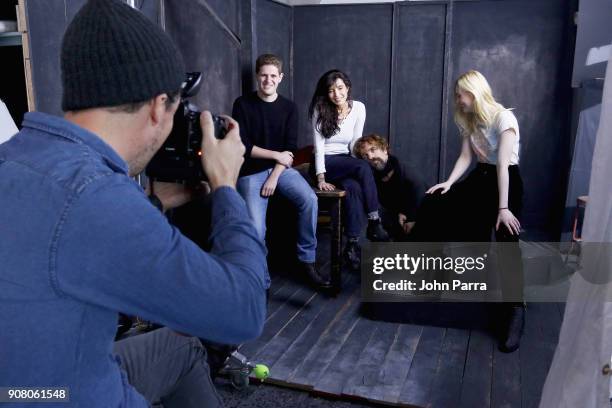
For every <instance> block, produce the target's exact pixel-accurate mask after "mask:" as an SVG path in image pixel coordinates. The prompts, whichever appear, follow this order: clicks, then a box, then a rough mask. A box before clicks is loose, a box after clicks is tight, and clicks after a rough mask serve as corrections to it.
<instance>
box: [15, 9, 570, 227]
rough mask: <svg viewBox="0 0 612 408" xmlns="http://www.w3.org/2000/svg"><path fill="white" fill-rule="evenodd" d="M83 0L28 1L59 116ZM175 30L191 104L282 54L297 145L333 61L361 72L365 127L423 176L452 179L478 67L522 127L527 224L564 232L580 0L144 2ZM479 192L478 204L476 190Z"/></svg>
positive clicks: (40, 66)
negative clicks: (470, 78) (65, 39)
mask: <svg viewBox="0 0 612 408" xmlns="http://www.w3.org/2000/svg"><path fill="white" fill-rule="evenodd" d="M84 2H85V0H26V6H27V8H26V11H27V18H28V26H29V30H30V46H31V55H32V65H33V71H34V72H33V80H34V87H35V97H36V104H37V109H38V110H41V111H46V112H51V113H55V114H61V111H60V102H61V85H60V77H59V57H58V56H59V49H60V43H61V36H62V35H63V32H64V30H65V28H66V25H67V23H68V22H69V21H70V19H71V18H72V17H73V16H74V14H75V13H76V11H77V10H78V8H79V7H80V6H81V5H82V4H84ZM136 3H137V6H139V7H140V8H141V10H142V11H143V12H145V14H146V15H147V16H149V18H151V19H152V20H153V21H156V22H158V23H159V24H161V25H162V26H165V28H166V30H167V31H168V33H169V34H170V35H171V36H172V37H173V38H174V40H175V41H176V43H177V44H178V46H179V48H180V49H181V51H182V53H183V55H184V56H185V59H186V62H187V68H188V69H189V70H199V71H202V72H204V75H205V81H204V84H203V87H202V90H201V93H200V95H198V97H197V99H196V102H197V103H198V104H200V105H201V106H202V107H206V108H209V109H212V110H213V111H217V112H229V111H230V109H231V105H232V102H233V100H234V99H235V98H236V97H237V96H239V94H240V93H241V92H248V91H251V90H253V66H254V60H255V58H256V56H257V55H258V54H261V53H266V52H272V53H276V54H279V55H280V56H281V57H282V58H283V59H284V60H285V78H284V80H283V83H282V84H281V87H280V91H281V93H283V94H284V95H286V96H289V97H292V98H294V100H295V101H296V103H297V104H298V107H299V112H300V135H299V142H300V145H302V146H303V145H308V144H312V142H311V130H310V127H309V123H308V121H307V118H306V115H307V106H308V103H309V101H310V98H311V96H312V92H313V91H314V86H315V84H316V81H317V79H318V78H319V76H320V75H321V74H322V73H323V72H325V71H326V70H329V69H331V68H340V69H342V70H345V71H346V72H347V73H348V74H349V75H350V77H351V78H352V80H353V96H354V97H355V98H356V99H358V100H361V101H363V102H364V103H365V105H366V108H367V120H366V126H365V132H377V133H380V134H382V135H384V136H386V137H388V138H389V141H390V144H391V147H392V149H393V152H394V153H395V154H396V155H397V156H398V157H399V158H400V160H401V161H402V162H403V163H404V164H405V165H406V166H408V167H409V168H410V170H411V171H412V172H413V173H415V174H417V175H419V176H420V177H421V178H422V181H423V182H424V183H425V184H433V183H435V182H437V181H440V180H443V179H445V177H446V176H447V175H448V174H449V173H450V170H451V169H452V165H453V163H454V160H455V159H456V157H457V154H458V147H459V138H458V135H457V131H456V128H455V125H454V124H453V122H452V99H453V89H452V88H453V80H454V78H455V77H456V76H457V75H458V74H460V73H461V72H463V71H465V70H467V69H470V68H475V69H478V70H481V71H482V72H483V73H484V74H485V75H486V76H487V77H488V79H489V80H490V82H491V85H492V87H493V89H494V91H495V94H496V96H497V98H498V99H499V100H500V101H501V102H502V103H503V104H504V105H506V106H509V107H514V108H515V113H516V115H517V117H518V119H519V123H520V127H521V136H522V160H521V170H522V172H523V177H524V180H525V187H526V200H525V213H524V225H525V226H526V227H527V228H528V230H531V231H540V232H544V233H545V234H544V235H543V237H546V238H547V239H555V238H556V237H557V236H558V233H559V228H560V227H559V226H560V219H561V211H562V208H563V202H564V194H565V189H566V180H567V172H568V168H569V158H570V147H569V130H570V125H569V112H570V106H571V93H570V92H569V90H570V79H571V68H572V67H571V65H572V64H571V61H572V58H573V55H572V52H573V46H574V43H573V39H574V31H575V28H574V26H573V23H572V16H573V12H574V11H575V9H576V4H575V0H503V1H498V0H458V1H453V2H450V1H422V2H416V1H411V2H398V3H393V4H391V3H388V4H367V5H366V4H360V5H328V6H296V7H289V6H286V5H284V4H280V3H277V2H275V1H272V0H190V1H186V0H163V1H160V0H137V1H136ZM474 199H477V197H475V198H474Z"/></svg>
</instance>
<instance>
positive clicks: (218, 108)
mask: <svg viewBox="0 0 612 408" xmlns="http://www.w3.org/2000/svg"><path fill="white" fill-rule="evenodd" d="M165 15H166V31H167V32H168V34H170V36H171V37H172V38H173V40H174V41H175V43H176V44H177V46H178V48H179V49H180V51H181V53H182V54H183V58H184V60H185V67H186V69H187V71H200V72H202V73H203V75H204V79H203V83H202V87H201V88H200V92H199V93H198V95H196V97H195V98H194V99H193V101H194V102H195V103H196V104H197V105H198V107H199V108H200V109H209V110H211V111H212V112H219V113H221V112H225V113H231V110H232V103H233V102H234V99H235V98H236V96H238V95H240V48H239V44H237V43H236V42H235V41H234V40H232V39H231V37H230V35H228V33H227V32H226V31H225V30H224V29H223V28H222V27H221V25H220V24H219V22H218V21H216V20H215V19H214V18H213V17H212V16H211V14H210V13H209V11H208V10H207V9H206V7H204V6H203V5H201V4H199V3H198V2H197V1H191V2H186V1H183V0H166V2H165Z"/></svg>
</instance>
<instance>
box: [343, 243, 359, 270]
mask: <svg viewBox="0 0 612 408" xmlns="http://www.w3.org/2000/svg"><path fill="white" fill-rule="evenodd" d="M344 256H345V258H346V263H347V264H348V266H349V268H351V269H352V270H354V271H356V270H359V268H360V267H361V247H360V246H359V241H355V240H349V241H348V242H347V243H346V247H345V248H344Z"/></svg>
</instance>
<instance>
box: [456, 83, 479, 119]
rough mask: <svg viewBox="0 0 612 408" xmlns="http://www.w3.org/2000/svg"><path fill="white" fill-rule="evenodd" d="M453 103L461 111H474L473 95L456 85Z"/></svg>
mask: <svg viewBox="0 0 612 408" xmlns="http://www.w3.org/2000/svg"><path fill="white" fill-rule="evenodd" d="M455 103H456V105H457V108H458V109H461V112H463V113H470V112H473V111H474V95H472V94H471V93H470V92H468V91H465V90H463V89H461V88H460V87H457V89H456V90H455Z"/></svg>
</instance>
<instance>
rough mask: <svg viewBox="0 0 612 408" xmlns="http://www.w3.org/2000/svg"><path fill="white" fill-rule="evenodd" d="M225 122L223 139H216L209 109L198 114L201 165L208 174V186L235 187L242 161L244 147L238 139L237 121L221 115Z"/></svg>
mask: <svg viewBox="0 0 612 408" xmlns="http://www.w3.org/2000/svg"><path fill="white" fill-rule="evenodd" d="M223 118H224V119H225V121H226V123H227V134H226V135H225V138H224V139H221V140H219V139H216V138H215V136H214V134H215V133H214V126H213V121H212V116H211V114H210V112H209V111H204V112H202V114H201V115H200V123H201V124H202V167H203V168H204V171H205V172H206V175H207V176H208V182H209V184H210V188H211V189H212V190H213V191H214V190H216V189H217V188H219V187H222V186H228V187H231V188H236V180H238V173H239V172H240V167H241V166H242V163H243V162H244V152H245V148H244V145H243V144H242V141H241V140H240V129H239V127H238V122H236V121H235V120H234V119H232V118H230V117H229V116H223Z"/></svg>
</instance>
